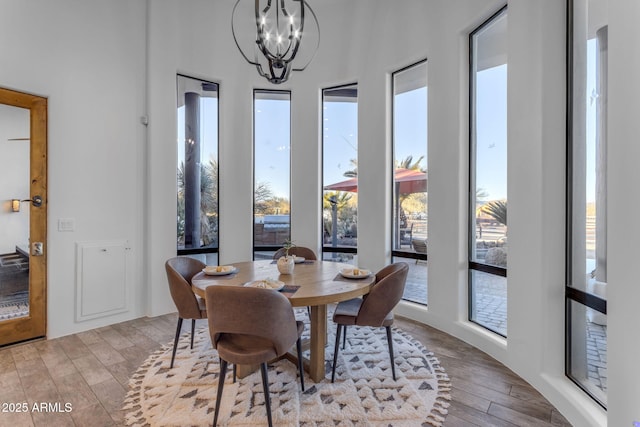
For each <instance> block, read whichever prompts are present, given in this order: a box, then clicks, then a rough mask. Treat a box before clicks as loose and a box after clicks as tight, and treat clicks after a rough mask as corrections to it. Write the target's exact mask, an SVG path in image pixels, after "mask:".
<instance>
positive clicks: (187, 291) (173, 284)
mask: <svg viewBox="0 0 640 427" xmlns="http://www.w3.org/2000/svg"><path fill="white" fill-rule="evenodd" d="M164 267H165V270H166V271H167V280H168V281H169V291H170V292H171V298H173V302H174V304H175V305H176V308H177V309H178V316H180V317H181V318H183V319H200V318H202V315H201V314H200V307H199V306H198V300H197V299H196V296H195V294H194V293H193V290H191V279H192V278H193V276H195V275H196V273H198V272H200V271H202V269H203V268H205V267H206V264H205V263H203V262H201V261H199V260H197V259H194V258H189V257H175V258H170V259H168V260H167V262H166V263H165V264H164Z"/></svg>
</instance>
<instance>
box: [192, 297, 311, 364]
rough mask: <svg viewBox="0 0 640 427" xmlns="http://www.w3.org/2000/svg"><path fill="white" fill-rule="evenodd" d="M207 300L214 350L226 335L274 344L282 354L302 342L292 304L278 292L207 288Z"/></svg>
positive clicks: (279, 353)
mask: <svg viewBox="0 0 640 427" xmlns="http://www.w3.org/2000/svg"><path fill="white" fill-rule="evenodd" d="M205 299H206V302H207V313H209V316H208V318H209V333H210V334H211V343H212V344H213V347H214V348H217V343H218V341H219V339H220V336H221V335H222V334H242V335H250V336H255V337H260V338H263V339H267V340H269V341H271V342H272V344H273V348H274V350H275V351H276V353H277V354H278V355H282V354H285V353H286V352H287V351H289V349H290V348H291V346H293V344H295V342H296V341H297V339H298V327H297V325H296V319H295V315H294V313H293V309H292V307H291V303H290V302H289V300H288V299H287V297H285V296H284V295H282V294H281V293H280V292H278V291H274V290H271V289H261V288H250V287H244V286H223V285H216V286H209V287H207V289H206V298H205Z"/></svg>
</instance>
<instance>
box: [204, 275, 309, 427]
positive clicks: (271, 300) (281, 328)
mask: <svg viewBox="0 0 640 427" xmlns="http://www.w3.org/2000/svg"><path fill="white" fill-rule="evenodd" d="M205 296H206V298H205V299H206V304H207V312H208V313H209V334H211V343H212V344H213V347H214V348H215V349H216V350H218V355H219V356H220V375H219V377H218V392H217V398H216V407H215V412H214V415H213V426H214V427H215V426H216V424H217V422H218V413H219V411H220V401H221V400H222V390H223V388H224V381H225V376H226V373H227V365H228V363H233V364H234V365H260V371H261V374H262V387H263V389H264V401H265V406H266V410H267V421H268V422H269V426H272V425H273V424H272V421H271V399H270V397H269V378H268V374H267V362H268V361H269V360H273V359H276V358H278V357H280V356H282V355H284V354H285V353H287V352H288V351H289V349H290V348H291V347H292V346H293V344H296V349H297V351H298V371H299V375H300V386H301V388H302V391H304V374H303V371H302V344H301V341H300V336H301V335H302V331H303V330H304V324H303V323H302V322H300V321H296V319H295V316H294V314H293V309H292V307H291V303H290V302H289V300H288V299H287V298H286V297H285V296H284V295H282V294H281V293H279V292H277V291H274V290H271V289H261V288H251V287H243V286H222V285H220V286H209V287H208V288H207V290H206V294H205Z"/></svg>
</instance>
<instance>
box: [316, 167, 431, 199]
mask: <svg viewBox="0 0 640 427" xmlns="http://www.w3.org/2000/svg"><path fill="white" fill-rule="evenodd" d="M394 180H395V183H396V186H397V187H396V191H397V194H412V193H424V192H426V191H427V174H426V172H422V171H419V170H415V169H403V168H398V169H396V170H395V172H394ZM324 189H325V190H329V191H349V192H351V193H357V192H358V178H357V177H356V178H350V179H347V180H345V181H340V182H336V183H335V184H331V185H327V186H325V187H324Z"/></svg>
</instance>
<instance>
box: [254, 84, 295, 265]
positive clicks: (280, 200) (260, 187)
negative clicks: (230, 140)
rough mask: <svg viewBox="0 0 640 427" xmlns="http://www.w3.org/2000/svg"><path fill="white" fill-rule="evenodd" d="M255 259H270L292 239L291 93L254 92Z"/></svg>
mask: <svg viewBox="0 0 640 427" xmlns="http://www.w3.org/2000/svg"><path fill="white" fill-rule="evenodd" d="M253 117H254V130H253V149H254V153H253V155H254V187H253V195H254V202H253V218H254V221H253V246H254V258H256V259H260V258H268V259H269V258H271V257H272V256H273V254H274V252H275V251H276V250H278V249H279V248H281V247H282V244H283V243H284V241H285V240H289V239H290V238H291V205H290V203H289V198H290V185H289V181H290V174H291V160H290V159H291V93H290V92H283V91H269V90H255V91H254V93H253Z"/></svg>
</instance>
